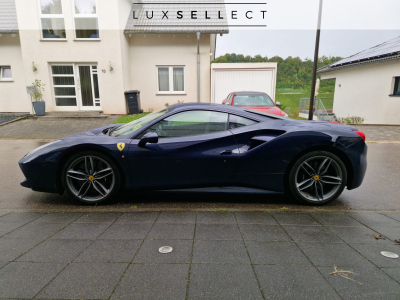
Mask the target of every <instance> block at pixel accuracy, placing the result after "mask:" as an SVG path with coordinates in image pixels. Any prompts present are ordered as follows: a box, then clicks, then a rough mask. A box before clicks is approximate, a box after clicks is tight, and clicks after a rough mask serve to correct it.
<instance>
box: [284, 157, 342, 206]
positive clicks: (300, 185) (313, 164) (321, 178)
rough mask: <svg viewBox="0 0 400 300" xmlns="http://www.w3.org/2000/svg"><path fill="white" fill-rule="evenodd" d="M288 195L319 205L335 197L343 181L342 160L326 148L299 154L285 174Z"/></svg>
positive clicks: (340, 191) (338, 194) (339, 191)
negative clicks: (287, 174)
mask: <svg viewBox="0 0 400 300" xmlns="http://www.w3.org/2000/svg"><path fill="white" fill-rule="evenodd" d="M288 183H289V189H290V192H291V194H292V195H293V196H294V197H296V198H297V199H298V200H300V201H301V202H302V203H305V204H310V205H323V204H326V203H328V202H331V201H333V200H335V199H336V198H337V197H339V196H340V194H341V193H342V192H343V190H344V188H345V187H346V183H347V171H346V167H345V165H344V163H343V162H342V160H341V159H340V158H339V157H338V156H337V155H335V154H333V153H330V152H327V151H314V152H310V153H307V154H305V155H303V156H302V157H300V158H299V159H298V160H297V162H296V163H295V164H294V165H293V167H292V169H291V170H290V174H289V182H288Z"/></svg>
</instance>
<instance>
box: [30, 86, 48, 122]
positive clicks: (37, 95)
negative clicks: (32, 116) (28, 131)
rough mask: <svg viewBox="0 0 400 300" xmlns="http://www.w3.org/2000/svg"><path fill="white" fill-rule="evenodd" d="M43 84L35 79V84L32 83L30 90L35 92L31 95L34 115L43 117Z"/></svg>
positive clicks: (44, 108) (44, 103) (44, 104)
mask: <svg viewBox="0 0 400 300" xmlns="http://www.w3.org/2000/svg"><path fill="white" fill-rule="evenodd" d="M44 86H45V84H44V83H42V81H41V80H38V79H35V82H32V88H33V89H34V90H35V92H34V93H33V94H32V97H33V100H34V101H33V102H32V104H33V108H34V109H35V113H36V115H37V116H44V112H45V110H46V102H44V101H43V94H42V92H44Z"/></svg>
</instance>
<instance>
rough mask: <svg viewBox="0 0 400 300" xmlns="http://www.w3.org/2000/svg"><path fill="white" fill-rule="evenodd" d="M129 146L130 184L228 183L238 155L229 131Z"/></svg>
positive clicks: (182, 185)
mask: <svg viewBox="0 0 400 300" xmlns="http://www.w3.org/2000/svg"><path fill="white" fill-rule="evenodd" d="M138 142H139V140H132V143H131V144H130V146H129V165H130V170H131V178H132V187H135V188H157V189H168V188H191V187H208V186H223V185H226V184H228V182H229V178H230V177H231V176H232V174H233V171H234V168H235V167H236V164H237V158H238V155H235V154H234V153H232V152H230V151H234V150H235V149H236V148H237V146H236V141H235V138H234V136H233V135H232V133H231V132H230V131H222V132H218V133H213V134H206V135H199V136H190V137H179V138H164V139H159V142H158V143H157V144H147V145H146V147H145V148H140V147H138V146H137V144H138Z"/></svg>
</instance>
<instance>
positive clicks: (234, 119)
mask: <svg viewBox="0 0 400 300" xmlns="http://www.w3.org/2000/svg"><path fill="white" fill-rule="evenodd" d="M256 123H257V122H256V121H253V120H250V119H246V118H243V117H239V116H235V115H229V129H235V128H239V127H243V126H249V125H253V124H256Z"/></svg>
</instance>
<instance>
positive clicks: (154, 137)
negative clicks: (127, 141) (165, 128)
mask: <svg viewBox="0 0 400 300" xmlns="http://www.w3.org/2000/svg"><path fill="white" fill-rule="evenodd" d="M147 143H150V144H157V143H158V134H157V133H155V132H149V133H146V134H145V135H144V136H143V137H142V138H141V139H140V142H139V144H138V146H139V147H141V148H144V147H145V146H146V144H147Z"/></svg>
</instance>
